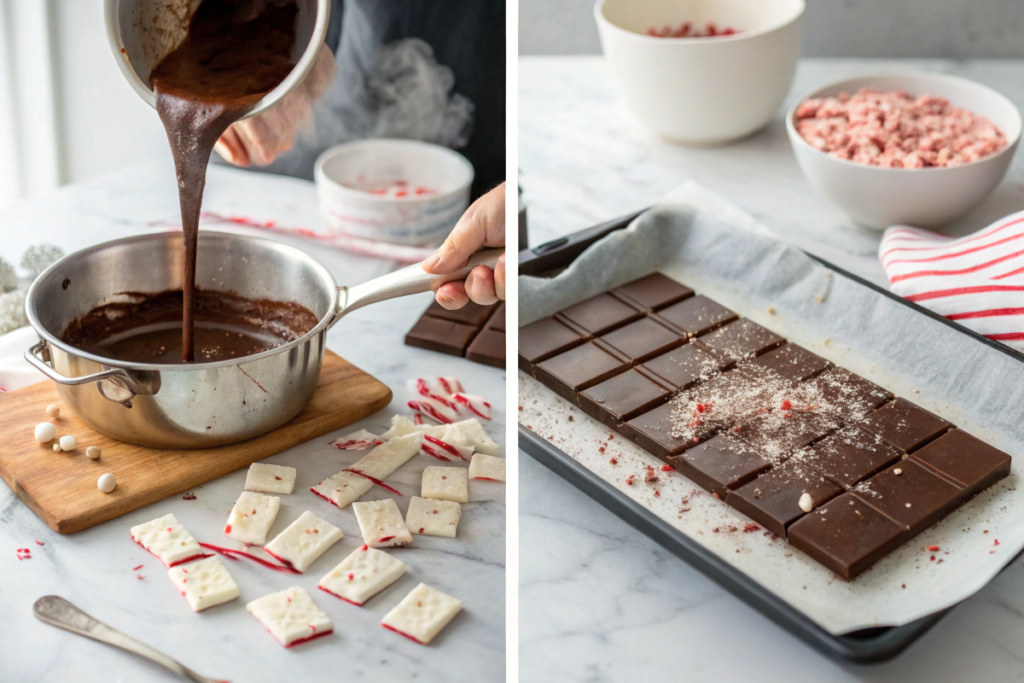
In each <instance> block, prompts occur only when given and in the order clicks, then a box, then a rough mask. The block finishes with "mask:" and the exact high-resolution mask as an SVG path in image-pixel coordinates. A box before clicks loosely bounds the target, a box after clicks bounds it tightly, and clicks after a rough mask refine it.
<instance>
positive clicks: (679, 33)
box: [647, 21, 742, 38]
mask: <svg viewBox="0 0 1024 683" xmlns="http://www.w3.org/2000/svg"><path fill="white" fill-rule="evenodd" d="M737 33H742V31H737V30H736V29H734V28H733V27H731V26H726V27H725V28H718V24H716V23H715V22H713V21H709V22H707V23H706V24H704V30H703V31H701V29H700V28H699V27H697V28H695V27H694V25H693V22H690V21H684V22H683V23H681V24H679V26H678V28H672V27H671V26H669V25H668V24H665V25H664V26H662V27H661V28H660V29H659V28H655V27H654V26H651V27H650V28H648V29H647V35H649V36H651V37H652V38H717V37H719V36H734V35H736V34H737Z"/></svg>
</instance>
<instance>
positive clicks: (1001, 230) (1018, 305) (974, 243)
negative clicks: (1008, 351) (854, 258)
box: [878, 211, 1024, 351]
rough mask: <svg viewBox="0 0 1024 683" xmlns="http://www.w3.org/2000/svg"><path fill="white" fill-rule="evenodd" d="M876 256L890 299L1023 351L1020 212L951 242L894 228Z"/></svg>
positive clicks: (1023, 231) (1023, 221)
mask: <svg viewBox="0 0 1024 683" xmlns="http://www.w3.org/2000/svg"><path fill="white" fill-rule="evenodd" d="M878 256H879V258H880V259H881V261H882V268H884V269H885V274H886V275H887V276H888V278H889V288H890V289H891V290H892V291H893V293H895V294H898V295H900V296H902V297H904V298H905V299H907V300H908V301H913V302H915V303H918V304H921V305H922V306H924V307H925V308H929V309H931V310H933V311H935V312H936V313H938V314H939V315H943V316H945V317H947V318H949V319H950V320H955V321H956V322H958V323H959V324H961V325H963V326H965V327H968V328H970V329H972V330H974V331H975V332H978V333H980V334H983V335H985V336H986V337H988V338H989V339H995V340H997V341H1000V342H1003V343H1004V344H1006V345H1007V346H1010V347H1012V348H1014V349H1016V350H1018V351H1024V211H1022V212H1020V213H1015V214H1012V215H1010V216H1007V217H1006V218H1002V219H1000V220H998V221H996V222H995V223H993V224H992V225H990V226H988V227H987V228H985V229H984V230H980V231H978V232H976V233H974V234H973V235H968V236H967V237H960V238H956V239H954V238H951V237H947V236H945V235H940V234H938V233H934V232H931V231H929V230H921V229H920V228H911V227H907V226H902V225H897V226H894V227H891V228H889V229H887V230H886V231H885V234H884V235H883V236H882V243H881V245H880V246H879V249H878Z"/></svg>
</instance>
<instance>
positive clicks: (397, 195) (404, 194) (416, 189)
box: [342, 174, 437, 199]
mask: <svg viewBox="0 0 1024 683" xmlns="http://www.w3.org/2000/svg"><path fill="white" fill-rule="evenodd" d="M342 185H344V186H345V187H347V188H349V189H350V190H358V191H359V192H365V193H367V194H370V195H374V196H376V197H387V198H389V199H409V198H412V197H429V196H432V195H436V194H437V190H436V189H434V188H432V187H424V186H422V185H413V184H411V183H410V182H409V181H407V180H394V181H389V182H372V181H369V180H367V179H366V176H365V175H363V174H359V176H358V178H357V179H356V181H355V182H349V183H342Z"/></svg>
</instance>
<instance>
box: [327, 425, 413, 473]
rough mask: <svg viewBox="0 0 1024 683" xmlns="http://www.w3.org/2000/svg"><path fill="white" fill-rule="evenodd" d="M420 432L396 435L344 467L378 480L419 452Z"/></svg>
mask: <svg viewBox="0 0 1024 683" xmlns="http://www.w3.org/2000/svg"><path fill="white" fill-rule="evenodd" d="M422 440H423V436H422V435H421V434H419V433H418V432H417V433H413V434H407V435H406V436H396V437H395V438H393V439H390V440H388V441H386V442H384V443H383V444H381V445H380V446H377V447H376V448H374V449H373V450H372V451H370V452H369V453H367V454H366V455H364V456H363V457H362V458H360V459H359V460H357V461H356V462H355V463H353V464H352V465H350V466H349V467H346V468H345V469H346V470H349V471H350V472H361V473H362V474H365V475H367V476H369V477H373V478H374V479H377V480H379V481H384V479H385V478H386V477H390V476H391V475H392V474H394V472H395V470H397V469H398V468H399V467H401V466H402V465H404V464H405V463H407V462H409V461H410V460H412V457H413V456H414V455H416V454H417V453H419V451H420V442H421V441H422Z"/></svg>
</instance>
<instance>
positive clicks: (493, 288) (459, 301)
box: [423, 183, 505, 310]
mask: <svg viewBox="0 0 1024 683" xmlns="http://www.w3.org/2000/svg"><path fill="white" fill-rule="evenodd" d="M503 246H505V183H502V184H501V185H499V186H498V187H496V188H494V189H493V190H491V191H490V192H488V193H487V194H485V195H484V196H483V197H480V199H478V200H476V201H475V202H473V204H472V205H471V206H470V207H469V208H468V209H466V213H464V214H462V218H460V219H459V222H458V223H457V224H456V226H455V229H454V230H452V232H451V234H450V235H448V239H446V240H445V241H444V244H442V245H441V248H440V249H438V250H437V251H436V252H434V255H433V256H431V257H430V258H428V259H427V260H426V261H424V262H423V270H425V271H427V272H428V273H433V274H435V275H442V274H444V273H451V272H453V271H455V270H458V269H459V268H462V267H463V266H465V265H466V261H468V260H469V257H470V256H472V255H473V252H475V251H478V250H479V249H480V247H503ZM434 298H435V299H436V300H437V303H439V304H441V305H442V306H443V307H444V308H447V309H448V310H455V309H456V308H462V307H463V306H465V305H466V304H467V303H468V302H469V301H470V300H472V301H474V302H476V303H478V304H482V305H485V306H486V305H489V304H494V303H497V302H498V299H501V300H502V301H504V299H505V255H504V254H502V255H501V257H500V258H499V259H498V263H497V265H496V266H495V267H494V270H493V271H492V270H491V269H490V268H488V267H487V266H477V267H476V268H474V269H473V270H471V271H470V272H469V275H468V276H466V280H465V281H464V282H463V281H459V282H447V283H445V284H443V285H441V287H440V288H439V289H438V290H437V294H435V295H434Z"/></svg>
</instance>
